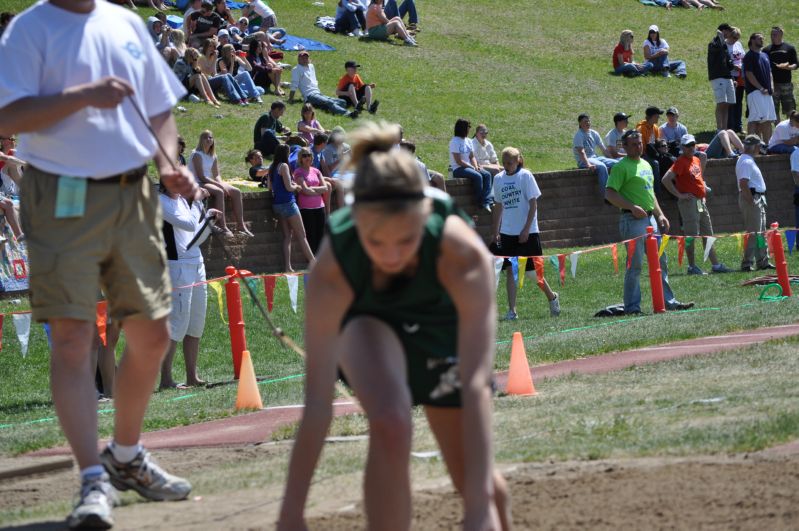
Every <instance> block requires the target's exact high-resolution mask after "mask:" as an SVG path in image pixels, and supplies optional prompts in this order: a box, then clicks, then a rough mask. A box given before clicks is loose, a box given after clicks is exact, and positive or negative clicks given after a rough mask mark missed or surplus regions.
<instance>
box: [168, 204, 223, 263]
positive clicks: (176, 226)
mask: <svg viewBox="0 0 799 531" xmlns="http://www.w3.org/2000/svg"><path fill="white" fill-rule="evenodd" d="M158 198H159V199H160V200H161V211H162V213H163V215H164V221H166V222H167V223H169V224H170V225H172V230H173V233H174V235H175V249H176V251H177V253H178V259H177V261H178V262H179V263H182V264H202V263H203V254H202V252H201V251H200V244H202V243H203V242H204V241H205V240H206V238H208V236H209V235H210V234H211V229H210V228H209V227H208V226H207V225H206V228H205V230H204V231H203V235H202V236H200V237H199V238H198V239H197V243H195V244H194V245H192V246H191V249H189V250H188V251H187V250H186V246H187V245H188V244H189V242H191V240H192V238H194V236H195V235H196V234H197V233H198V232H199V230H200V228H202V226H203V224H204V221H205V220H204V219H203V214H202V211H201V210H200V202H199V201H194V202H192V204H191V206H189V203H188V201H186V200H185V199H184V198H183V197H178V198H177V199H172V198H171V197H169V196H167V195H165V194H158Z"/></svg>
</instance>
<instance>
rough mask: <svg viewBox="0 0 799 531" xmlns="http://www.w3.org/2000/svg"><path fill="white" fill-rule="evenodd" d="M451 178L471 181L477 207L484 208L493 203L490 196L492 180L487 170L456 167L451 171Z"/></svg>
mask: <svg viewBox="0 0 799 531" xmlns="http://www.w3.org/2000/svg"><path fill="white" fill-rule="evenodd" d="M452 176H453V177H454V178H455V179H469V180H470V181H472V185H474V195H475V198H476V199H477V204H478V205H480V206H486V205H490V204H491V203H493V202H494V198H493V197H492V194H491V185H492V184H493V183H492V181H493V178H492V177H491V174H490V173H489V172H488V170H480V171H477V170H474V169H472V168H464V167H463V166H458V167H457V168H455V169H454V170H452Z"/></svg>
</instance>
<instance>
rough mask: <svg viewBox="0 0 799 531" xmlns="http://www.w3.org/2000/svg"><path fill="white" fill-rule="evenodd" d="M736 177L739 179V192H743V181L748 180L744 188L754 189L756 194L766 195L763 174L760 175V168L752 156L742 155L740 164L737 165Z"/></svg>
mask: <svg viewBox="0 0 799 531" xmlns="http://www.w3.org/2000/svg"><path fill="white" fill-rule="evenodd" d="M735 177H736V178H737V179H738V191H739V192H740V191H741V181H743V180H746V181H749V182H748V183H744V186H747V187H748V188H754V189H755V192H758V193H761V194H765V193H766V181H764V180H763V174H762V173H760V168H758V167H757V164H755V159H753V158H752V156H751V155H746V154H744V155H741V156H740V157H739V158H738V162H736V163H735Z"/></svg>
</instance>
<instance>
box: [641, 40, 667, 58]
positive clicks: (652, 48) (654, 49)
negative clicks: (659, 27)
mask: <svg viewBox="0 0 799 531" xmlns="http://www.w3.org/2000/svg"><path fill="white" fill-rule="evenodd" d="M647 49H649V53H651V54H655V53H658V52H659V51H660V50H666V51H668V49H669V43H667V42H666V39H660V44H659V45H658V44H656V43H653V42H651V41H650V40H649V39H644V51H645V52H646V50H647ZM644 57H646V55H644Z"/></svg>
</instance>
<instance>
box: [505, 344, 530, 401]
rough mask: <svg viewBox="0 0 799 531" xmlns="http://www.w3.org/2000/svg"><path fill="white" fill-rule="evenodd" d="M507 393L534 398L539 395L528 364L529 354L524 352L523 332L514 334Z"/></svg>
mask: <svg viewBox="0 0 799 531" xmlns="http://www.w3.org/2000/svg"><path fill="white" fill-rule="evenodd" d="M505 392H506V393H508V394H509V395H520V396H534V395H536V394H538V393H536V391H535V387H534V386H533V377H532V376H531V374H530V364H529V363H527V353H526V352H525V351H524V340H522V334H521V332H514V333H513V342H512V343H511V349H510V369H508V384H507V387H506V388H505Z"/></svg>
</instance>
